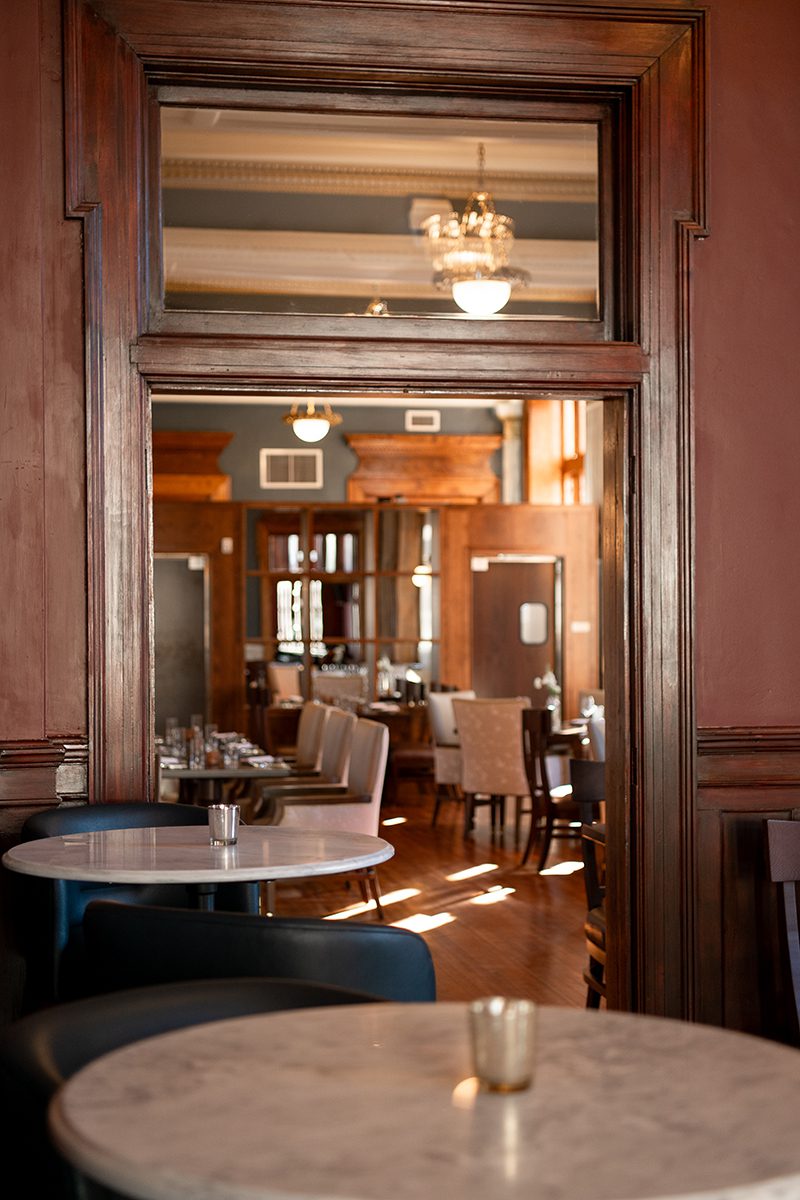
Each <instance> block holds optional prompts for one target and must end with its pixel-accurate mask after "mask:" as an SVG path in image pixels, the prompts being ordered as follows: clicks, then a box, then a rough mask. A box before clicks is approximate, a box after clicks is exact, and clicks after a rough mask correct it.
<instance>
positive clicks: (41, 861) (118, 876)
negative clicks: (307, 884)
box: [3, 825, 394, 883]
mask: <svg viewBox="0 0 800 1200" xmlns="http://www.w3.org/2000/svg"><path fill="white" fill-rule="evenodd" d="M393 854H394V847H393V846H391V845H390V844H389V842H386V841H384V840H383V838H378V837H370V836H369V835H368V834H364V833H346V832H342V831H334V830H331V831H325V830H319V831H317V830H311V829H308V830H305V829H295V828H292V829H288V828H287V829H281V828H280V827H278V826H268V825H258V826H255V825H241V826H240V827H239V836H238V841H237V842H236V844H235V845H234V846H211V845H210V844H209V836H208V827H207V826H206V825H180V826H178V825H176V826H172V825H169V826H160V827H156V828H153V827H151V828H147V829H103V830H97V831H94V832H92V833H71V834H67V835H64V836H60V837H50V838H40V839H39V840H36V841H32V842H23V843H22V844H21V845H19V846H14V847H12V849H11V850H7V851H6V853H5V854H4V855H3V863H4V865H5V866H6V867H9V868H10V869H11V870H12V871H19V872H20V873H22V874H23V875H40V876H44V877H45V878H49V879H82V880H98V881H103V882H106V883H108V882H113V883H225V882H227V881H229V880H237V879H238V880H263V879H267V880H273V879H300V878H305V877H306V876H311V875H334V874H337V873H338V872H340V871H342V872H344V871H354V870H358V869H359V868H361V867H370V866H374V865H375V864H376V863H380V862H384V861H385V860H386V859H387V858H391V857H392V855H393Z"/></svg>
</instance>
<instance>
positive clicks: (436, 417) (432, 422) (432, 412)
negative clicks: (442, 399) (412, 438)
mask: <svg viewBox="0 0 800 1200" xmlns="http://www.w3.org/2000/svg"><path fill="white" fill-rule="evenodd" d="M441 428H442V414H441V413H440V412H439V410H438V408H408V409H406V433H438V432H439V430H440V429H441Z"/></svg>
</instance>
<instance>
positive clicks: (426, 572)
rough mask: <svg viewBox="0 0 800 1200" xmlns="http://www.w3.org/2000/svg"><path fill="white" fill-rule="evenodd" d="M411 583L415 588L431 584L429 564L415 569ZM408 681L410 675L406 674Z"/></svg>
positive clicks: (420, 565)
mask: <svg viewBox="0 0 800 1200" xmlns="http://www.w3.org/2000/svg"><path fill="white" fill-rule="evenodd" d="M411 582H412V583H413V585H414V587H418V588H422V587H428V586H429V585H430V582H431V567H430V565H429V564H428V563H420V564H419V566H418V567H414V574H413V575H412V576H411ZM406 679H408V675H407V674H406Z"/></svg>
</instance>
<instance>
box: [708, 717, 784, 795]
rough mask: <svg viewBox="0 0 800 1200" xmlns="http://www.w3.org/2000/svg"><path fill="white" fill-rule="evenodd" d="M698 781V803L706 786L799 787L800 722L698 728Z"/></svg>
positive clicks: (749, 787) (748, 787) (747, 787)
mask: <svg viewBox="0 0 800 1200" xmlns="http://www.w3.org/2000/svg"><path fill="white" fill-rule="evenodd" d="M697 783H698V788H699V789H700V792H699V794H698V804H699V805H701V806H702V803H703V795H704V789H707V788H746V789H759V788H775V787H787V786H789V787H791V786H792V785H796V786H797V787H798V788H800V726H791V725H786V726H772V727H768V728H764V727H757V726H754V727H749V728H748V727H743V726H739V727H731V728H723V729H720V728H716V729H698V731H697ZM767 803H768V804H769V803H771V801H768V802H767Z"/></svg>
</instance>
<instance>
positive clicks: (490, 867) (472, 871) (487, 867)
mask: <svg viewBox="0 0 800 1200" xmlns="http://www.w3.org/2000/svg"><path fill="white" fill-rule="evenodd" d="M496 870H497V863H478V865H477V867H466V868H465V869H464V870H463V871H454V872H453V874H452V875H445V879H446V880H447V882H448V883H460V882H461V880H462V879H474V878H475V876H476V875H488V874H489V872H490V871H496Z"/></svg>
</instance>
